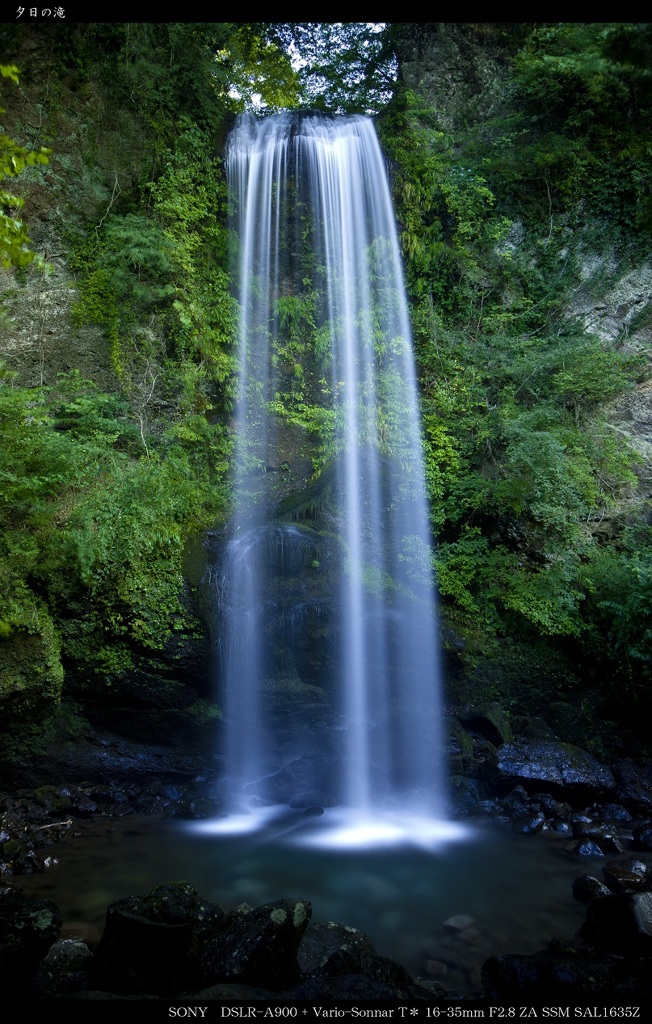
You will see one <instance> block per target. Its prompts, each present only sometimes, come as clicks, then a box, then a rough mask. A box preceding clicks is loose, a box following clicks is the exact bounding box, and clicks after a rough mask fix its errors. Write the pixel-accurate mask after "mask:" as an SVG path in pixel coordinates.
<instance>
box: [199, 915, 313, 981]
mask: <svg viewBox="0 0 652 1024" xmlns="http://www.w3.org/2000/svg"><path fill="white" fill-rule="evenodd" d="M311 915H312V906H311V905H310V903H309V902H308V901H307V900H297V899H286V900H277V901H276V902H275V903H267V904H264V905H263V906H261V907H256V908H255V909H252V908H251V907H248V906H246V905H243V906H242V907H239V908H237V910H235V911H234V912H233V913H232V914H230V915H229V917H228V920H227V922H226V927H225V928H224V930H223V931H221V932H220V934H219V935H217V936H216V937H215V938H214V939H213V941H211V942H210V943H209V944H208V945H207V947H206V949H205V950H204V953H203V956H202V962H203V966H204V973H205V974H206V975H207V976H211V977H212V978H213V979H214V981H216V982H218V981H221V982H235V983H239V984H243V985H257V986H260V987H262V988H268V989H272V990H273V991H275V992H280V991H283V990H284V989H290V988H292V987H293V986H294V985H296V984H297V983H298V982H299V980H300V976H301V972H300V970H299V964H298V960H297V951H298V948H299V943H300V942H301V938H302V936H303V933H304V932H305V930H306V928H307V927H308V922H309V921H310V917H311Z"/></svg>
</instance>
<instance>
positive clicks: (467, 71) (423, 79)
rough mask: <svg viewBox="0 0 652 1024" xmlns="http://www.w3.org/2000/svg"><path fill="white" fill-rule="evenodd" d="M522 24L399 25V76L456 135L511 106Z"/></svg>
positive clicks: (444, 127) (445, 128) (478, 126)
mask: <svg viewBox="0 0 652 1024" xmlns="http://www.w3.org/2000/svg"><path fill="white" fill-rule="evenodd" d="M524 34H525V33H524V29H523V26H519V25H490V24H471V23H459V24H458V23H455V22H437V23H428V24H418V25H415V24H406V25H401V26H399V27H398V30H397V34H396V51H397V56H398V60H399V67H400V78H401V82H402V84H403V85H404V87H405V88H407V89H410V90H413V91H414V92H415V93H417V94H418V95H419V97H420V98H421V99H422V101H423V102H424V103H425V104H426V105H427V106H428V107H429V108H430V109H431V110H433V111H435V112H436V115H437V120H438V121H439V123H440V126H441V128H442V129H443V130H446V131H451V132H453V133H454V132H455V131H456V130H457V129H458V128H460V127H465V128H466V127H468V126H469V125H470V124H473V125H474V126H475V127H477V128H478V129H480V127H481V126H482V125H483V123H484V122H486V121H488V120H489V119H490V118H492V117H494V116H496V115H497V114H500V113H502V112H504V111H505V110H506V109H508V108H509V105H510V100H511V98H512V95H513V89H512V88H511V82H510V68H509V58H510V56H511V55H512V54H513V53H514V52H515V51H516V49H518V46H519V44H520V42H521V41H522V39H523V36H524Z"/></svg>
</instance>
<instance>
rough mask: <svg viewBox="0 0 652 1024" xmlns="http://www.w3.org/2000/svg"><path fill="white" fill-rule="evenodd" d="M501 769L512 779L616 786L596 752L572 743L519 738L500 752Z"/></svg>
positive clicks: (586, 787)
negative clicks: (594, 755) (589, 751)
mask: <svg viewBox="0 0 652 1024" xmlns="http://www.w3.org/2000/svg"><path fill="white" fill-rule="evenodd" d="M498 770H499V772H500V773H501V775H502V776H504V777H505V778H509V779H514V778H518V779H531V780H533V781H535V782H539V783H543V782H547V783H553V784H554V785H556V786H573V787H574V786H581V787H583V788H584V789H594V790H604V789H613V788H614V786H615V784H616V783H615V780H614V777H613V775H612V774H611V772H610V771H609V769H608V768H606V767H605V765H603V764H600V762H599V761H598V760H596V758H595V757H593V755H592V754H589V753H588V752H587V751H586V750H582V748H581V747H575V746H573V744H571V743H559V742H556V741H551V740H548V741H537V740H535V741H528V740H518V741H516V742H515V743H505V744H503V746H502V747H500V749H499V752H498Z"/></svg>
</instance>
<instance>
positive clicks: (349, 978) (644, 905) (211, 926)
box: [0, 707, 652, 1007]
mask: <svg viewBox="0 0 652 1024" xmlns="http://www.w3.org/2000/svg"><path fill="white" fill-rule="evenodd" d="M460 717H461V718H462V722H461V728H460V730H459V732H458V739H457V740H456V741H455V743H454V744H453V750H452V751H451V760H452V761H453V762H456V767H461V768H462V769H463V771H460V772H455V774H454V775H453V777H452V780H451V789H452V792H453V794H454V808H455V811H454V813H455V814H456V816H457V819H458V820H459V821H460V822H461V823H462V825H463V827H464V829H465V830H466V838H465V839H461V840H460V841H459V843H457V844H454V847H453V848H452V850H449V853H446V852H445V851H441V850H433V851H423V850H418V849H412V850H411V851H407V852H406V851H403V852H400V853H399V852H398V851H392V852H391V853H390V852H387V853H385V854H383V853H372V852H370V851H368V852H366V853H363V854H358V856H357V861H358V864H357V867H355V869H354V868H353V867H352V860H351V858H350V857H349V858H348V859H347V857H346V856H344V855H343V854H341V853H335V852H333V851H329V852H322V853H308V852H307V851H306V850H305V849H299V850H297V849H295V850H294V852H292V853H291V852H289V851H290V847H289V846H288V845H287V843H284V841H283V839H282V837H279V836H278V835H276V836H275V837H273V839H270V837H269V836H267V837H260V836H259V837H258V838H256V837H252V836H249V837H247V839H246V840H244V839H240V840H235V839H234V840H228V841H226V840H224V839H221V840H220V844H219V847H218V846H216V845H215V841H214V840H213V839H210V838H208V837H206V836H203V837H202V833H201V824H202V822H207V821H211V820H215V819H218V818H219V815H220V814H221V813H222V812H223V808H222V807H221V803H220V795H219V794H220V784H219V773H217V772H214V771H213V772H212V771H211V770H210V769H208V770H207V769H205V770H203V771H202V772H201V773H200V774H199V775H195V776H194V777H193V776H191V774H190V772H189V771H188V766H187V765H186V764H185V763H184V765H183V766H179V765H174V764H172V763H170V762H166V760H165V756H164V754H163V753H162V752H158V753H157V752H156V751H153V750H152V749H151V748H150V749H149V751H148V752H147V753H145V752H140V753H141V756H139V752H138V751H137V750H136V749H135V748H134V747H133V746H132V748H130V749H126V747H125V746H124V744H121V742H119V741H116V742H115V743H114V744H113V745H111V744H108V745H107V742H106V741H103V742H102V743H100V744H99V745H98V750H99V752H100V754H101V757H100V756H99V755H98V758H97V759H96V760H97V762H98V763H101V765H102V766H103V767H102V770H101V772H100V771H97V770H96V769H93V771H92V772H91V774H94V775H95V778H94V779H91V780H90V781H86V782H83V781H73V782H70V783H68V784H58V785H56V784H54V782H48V783H47V784H46V785H44V786H41V787H39V788H37V789H30V790H23V791H18V792H14V793H12V794H4V795H2V796H1V797H0V810H1V812H2V823H1V824H0V862H1V865H2V872H3V875H2V881H3V884H2V888H1V890H0V980H1V981H2V984H3V987H4V989H5V991H15V992H18V993H20V994H23V995H28V996H31V997H32V998H47V997H57V998H58V997H65V998H73V997H74V998H75V999H82V998H88V997H89V996H90V995H91V994H93V993H95V994H99V996H98V997H100V998H101V997H107V998H108V997H109V996H114V997H120V998H132V997H133V998H135V997H140V998H142V997H153V998H156V999H168V998H173V997H174V998H176V997H177V996H178V995H180V994H185V995H187V994H189V993H190V994H191V995H193V996H195V995H201V997H202V998H203V999H220V1000H233V999H241V998H247V999H269V998H277V999H278V998H281V999H285V1000H294V1001H297V1000H308V1001H311V1000H317V999H318V1000H320V1001H322V1002H328V1000H345V999H353V1000H361V999H369V1000H385V1001H387V1000H389V1001H392V1000H394V1001H396V1000H399V1001H401V1002H418V1001H426V1002H428V1001H430V1002H433V1001H434V1002H439V1003H440V1004H441V1005H447V1004H450V1005H452V1002H453V1001H454V1002H455V1003H456V1004H458V1003H460V1005H461V1004H465V1005H467V1006H469V1007H471V1006H484V1005H491V1004H493V1003H500V1002H510V1001H518V1000H520V1001H521V1002H529V1003H532V1004H534V1003H536V1002H541V1001H548V1002H550V1001H553V1002H557V1003H559V1005H571V1004H577V1005H583V1004H585V1003H587V1000H588V1001H591V1000H595V999H598V1000H599V1001H601V1002H603V1003H604V1004H605V1005H608V1004H613V1005H614V1006H615V1005H624V1004H625V1003H628V1004H632V1003H634V1002H637V1003H638V1004H641V1003H642V1002H644V1001H645V1002H647V1000H648V998H649V997H650V996H652V991H651V989H652V983H651V981H650V976H651V974H652V972H651V971H650V968H651V967H652V873H651V871H650V864H651V862H652V780H651V778H650V773H649V771H648V770H647V769H645V768H643V767H641V766H637V765H636V764H634V762H632V761H630V760H622V761H620V762H616V763H613V764H610V765H608V766H607V765H604V764H601V763H599V762H598V761H596V759H595V758H593V757H592V756H591V755H590V754H588V753H587V752H586V751H584V750H581V749H580V748H577V747H572V746H571V745H569V744H564V743H561V742H559V741H558V740H556V739H555V738H554V737H552V738H551V737H549V736H547V737H544V738H541V737H539V738H534V739H532V738H529V737H528V736H527V735H524V734H521V735H517V736H516V737H514V736H513V735H501V734H500V728H499V726H500V720H499V716H497V714H496V710H495V709H492V708H487V707H484V708H475V709H469V710H468V711H467V712H465V714H464V716H460ZM497 723H498V724H497ZM460 736H461V739H460V738H459V737H460ZM455 744H457V747H455ZM112 762H115V766H116V767H115V768H114V769H112V768H111V764H112ZM138 763H140V764H141V766H143V770H142V771H141V772H140V773H137V772H135V771H134V765H137V764H138ZM89 764H91V762H90V761H89V759H88V757H86V759H85V762H84V767H85V768H86V769H88V767H89ZM74 774H75V772H74V770H71V775H72V776H74ZM301 777H302V772H301V765H300V764H298V765H297V764H295V765H293V766H292V767H291V770H288V768H287V766H286V767H285V768H283V769H281V770H279V773H278V774H277V776H275V777H273V778H272V779H271V780H269V781H268V786H269V788H270V789H271V790H273V791H274V792H275V794H276V795H277V799H282V800H284V803H285V805H286V814H287V816H289V818H291V819H292V821H293V822H294V823H295V825H296V823H297V822H299V823H300V822H301V821H302V820H304V821H307V820H309V819H311V818H314V817H315V816H317V815H318V814H319V812H320V811H324V816H325V817H327V816H328V813H329V808H328V801H327V794H321V796H322V799H323V804H324V805H323V806H321V807H320V806H319V804H318V803H316V801H317V800H318V799H319V796H320V794H319V793H318V792H316V791H315V790H314V789H311V790H310V791H304V792H302V791H301V786H300V782H299V783H298V782H297V780H301ZM135 778H139V781H138V782H134V781H133V780H134V779H135ZM283 787H286V789H287V792H283ZM285 820H286V819H284V821H285ZM287 820H289V819H287ZM193 823H194V824H193ZM293 827H294V826H293ZM193 830H198V831H193ZM238 842H239V843H240V845H239V846H238V845H237V844H238ZM211 844H213V845H211ZM200 846H201V848H202V850H203V854H202V856H203V857H204V860H205V861H206V865H207V867H206V872H205V873H204V874H203V875H202V874H201V872H199V873H198V869H197V863H198V861H199V860H200V858H199V857H198V851H199V848H200ZM91 850H94V851H95V852H94V853H92V854H91V852H90V851H91ZM182 850H185V853H183V854H182V853H181V852H180V851H182ZM147 851H149V852H147ZM544 855H545V857H546V858H548V861H545V862H544V859H543V858H544ZM352 856H353V855H351V857H352ZM184 857H185V858H186V859H185V860H184ZM148 858H150V860H148ZM151 858H153V859H154V861H156V864H157V867H156V870H154V869H153V867H152V864H153V861H152V859H151ZM383 858H384V860H383ZM550 858H552V859H550ZM57 862H60V863H57ZM116 863H122V864H123V865H125V864H127V865H129V871H127V872H123V875H122V877H121V879H120V881H119V884H117V883H116V882H115V877H114V874H115V873H114V870H113V867H112V865H114V864H116ZM452 863H455V864H456V865H457V874H456V875H455V876H453V875H452V874H451V873H450V872H451V870H452V868H451V864H452ZM546 864H547V865H548V866H545V865H546ZM521 871H522V872H523V873H522V874H521V873H520V872H521ZM66 872H67V875H66ZM447 872H448V874H447ZM64 875H66V877H67V878H68V881H67V882H66V883H65V885H64V886H63V888H62V887H61V885H60V884H59V882H60V879H62V878H63V877H64ZM86 876H93V884H92V889H93V909H92V911H89V907H88V904H86V906H85V908H84V906H83V903H84V897H83V891H84V878H85V877H86ZM171 878H175V879H180V878H183V879H184V881H178V880H177V881H171ZM454 878H455V879H456V880H455V881H454V880H453V879H454ZM111 879H113V881H112V880H111ZM316 879H321V880H322V882H323V885H322V888H321V889H320V888H319V886H318V885H317V884H316V881H315V880H316ZM552 881H554V884H555V886H556V889H555V890H554V892H553V891H552V890H551V889H548V888H546V886H548V885H549V883H551V882H552ZM21 886H22V888H23V891H22V892H21ZM116 886H117V887H116ZM324 889H327V890H328V893H329V894H330V895H329V901H328V902H326V903H323V902H322V901H323V895H324V893H323V890H324ZM64 890H66V891H67V892H68V893H74V894H75V900H74V901H73V902H70V899H69V897H68V896H66V895H65V894H64ZM539 890H540V903H541V907H542V917H541V920H540V921H539V922H538V924H537V927H536V928H534V927H531V926H532V921H533V919H534V918H535V917H536V915H537V913H538V911H537V909H536V899H534V897H536V895H537V892H538V891H539ZM136 893H138V895H135V894H136ZM49 897H53V898H49ZM279 897H280V898H279ZM335 897H336V898H335ZM449 897H450V899H449V902H448V903H446V899H447V898H449ZM533 900H534V902H533ZM492 901H493V902H492ZM57 904H59V905H57ZM363 905H364V906H366V907H367V911H368V912H367V916H366V917H365V916H364V914H362V913H360V910H361V908H362V907H363ZM80 908H81V909H80ZM107 908H108V909H107ZM544 910H545V913H544ZM105 911H106V924H105V923H104V918H105ZM331 911H332V913H331ZM483 914H484V917H483ZM401 915H402V916H401ZM329 918H330V920H329ZM64 919H65V921H64ZM336 920H338V921H339V922H340V923H336ZM506 922H507V923H506ZM514 923H517V924H518V925H519V926H521V925H523V926H525V928H526V930H527V931H528V936H529V937H528V939H527V941H526V939H525V938H519V934H520V933H519V932H518V930H512V931H510V928H509V927H508V924H509V926H510V927H511V925H513V924H514ZM62 925H63V926H64V927H63V930H62ZM537 929H538V930H537ZM392 936H394V937H396V936H398V937H399V939H400V941H394V939H393V938H392ZM388 952H390V953H391V956H387V955H386V954H387V953H388ZM460 1001H461V1002H460Z"/></svg>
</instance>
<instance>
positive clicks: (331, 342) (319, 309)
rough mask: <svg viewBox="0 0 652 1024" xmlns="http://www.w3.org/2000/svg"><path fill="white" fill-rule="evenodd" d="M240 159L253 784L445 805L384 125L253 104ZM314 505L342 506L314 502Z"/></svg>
mask: <svg viewBox="0 0 652 1024" xmlns="http://www.w3.org/2000/svg"><path fill="white" fill-rule="evenodd" d="M227 168H228V178H229V186H230V193H231V197H232V200H231V201H232V203H233V217H232V235H233V238H234V246H233V248H234V267H233V274H234V280H235V281H236V282H237V283H236V289H237V299H238V302H239V306H240V327H239V347H238V359H239V389H238V398H237V406H236V410H235V427H236V457H235V464H236V468H235V510H234V530H233V534H232V536H231V538H230V540H229V542H228V544H227V546H226V551H225V555H224V559H223V567H222V605H221V613H222V624H221V627H220V633H221V637H222V639H221V643H220V646H221V650H222V657H221V667H220V675H221V681H222V689H223V695H222V705H223V708H224V720H225V753H226V757H227V760H228V763H229V766H230V768H229V771H230V782H231V791H232V794H233V796H234V799H235V800H236V801H237V800H238V799H242V798H243V794H244V795H246V794H254V795H255V794H256V793H262V795H265V793H268V794H269V793H271V792H277V790H278V786H279V785H280V784H281V782H282V780H283V779H287V777H288V775H291V776H292V779H293V782H292V785H294V787H295V788H298V789H300V788H301V779H300V778H299V779H297V775H300V772H301V767H302V766H304V767H305V768H306V770H308V768H309V769H310V771H311V772H312V775H311V777H310V779H309V780H308V781H306V783H305V785H304V788H305V789H307V790H309V789H311V788H313V789H314V788H317V789H320V791H323V790H327V791H328V792H329V793H330V794H332V796H333V799H334V801H337V802H338V803H339V804H340V806H343V807H346V808H349V809H351V811H353V812H354V813H355V814H357V815H359V816H361V817H362V818H367V817H369V816H370V815H373V814H376V813H378V812H383V813H384V811H385V810H388V811H389V810H392V809H394V810H397V811H400V812H402V813H410V814H415V815H420V816H424V817H428V818H433V817H437V816H440V815H441V814H442V813H443V796H442V778H441V760H442V755H441V749H442V743H441V730H440V722H439V703H440V695H439V686H440V684H439V675H440V672H439V664H438V638H437V622H436V610H435V600H434V587H433V580H432V568H431V545H430V534H429V528H428V517H427V503H426V494H425V483H424V467H423V459H422V448H421V433H420V420H419V412H418V400H417V390H416V381H415V371H414V361H413V354H412V344H411V336H410V326H409V319H408V312H407V306H406V297H405V289H404V284H403V274H402V266H401V260H400V255H399V248H398V241H397V234H396V227H395V223H394V215H393V208H392V202H391V196H390V191H389V186H388V180H387V174H386V169H385V164H384V160H383V156H382V153H381V150H380V146H379V143H378V140H377V137H376V133H375V129H374V126H373V123H372V122H371V120H369V119H368V118H365V117H357V116H356V117H328V116H325V115H324V116H322V115H312V114H303V115H291V114H282V115H277V116H273V117H268V118H264V119H260V120H258V119H255V118H253V117H251V116H244V117H242V118H240V119H239V121H238V123H237V124H236V127H235V128H234V130H233V131H232V133H231V135H230V138H229V143H228V150H227ZM311 489H312V490H311ZM302 493H303V495H304V498H303V499H302ZM306 494H308V495H309V498H305V495H306ZM310 495H312V497H310ZM315 495H317V497H315ZM304 499H305V500H304ZM302 500H303V505H301V502H302ZM310 501H312V502H313V505H315V503H316V505H317V506H319V507H321V508H322V514H321V518H319V516H317V519H316V518H315V515H316V514H315V513H314V509H313V511H312V512H310V513H305V514H303V518H302V514H299V513H298V512H297V509H299V508H304V511H305V507H307V506H308V505H310ZM320 503H321V504H320ZM281 605H282V606H283V609H284V611H283V614H282V615H281V613H280V611H279V608H280V606H281ZM284 623H290V626H288V627H287V630H286V627H285V626H284V625H283V624H284ZM301 630H304V633H302V634H301V635H300V636H299V640H297V635H298V631H299V633H300V631H301ZM305 631H307V632H305ZM286 633H287V635H286ZM320 645H323V647H324V651H323V652H322V651H321V650H320ZM279 680H281V682H279ZM306 695H308V696H306ZM295 712H296V715H295ZM295 717H296V722H295V720H294V719H295ZM311 723H312V724H311ZM315 723H316V724H315ZM295 726H296V728H295V734H294V735H293V728H294V727H295ZM290 762H292V763H293V764H294V765H295V771H294V774H292V772H289V771H288V767H287V766H288V763H290ZM284 770H285V775H283V771H284ZM279 773H280V774H279ZM270 777H272V778H275V779H276V780H277V782H276V783H275V785H276V786H277V789H276V790H272V789H269V786H270V785H271V783H269V782H268V783H266V785H267V789H265V785H262V783H261V780H263V781H264V780H269V779H270ZM279 780H280V781H279ZM316 780H317V781H316ZM261 785H262V788H261Z"/></svg>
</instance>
